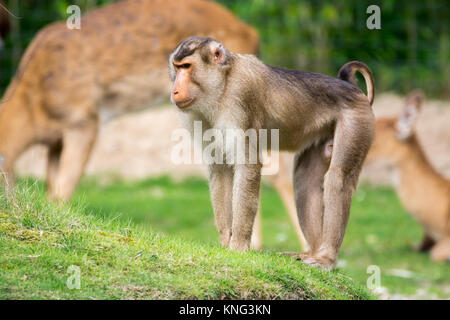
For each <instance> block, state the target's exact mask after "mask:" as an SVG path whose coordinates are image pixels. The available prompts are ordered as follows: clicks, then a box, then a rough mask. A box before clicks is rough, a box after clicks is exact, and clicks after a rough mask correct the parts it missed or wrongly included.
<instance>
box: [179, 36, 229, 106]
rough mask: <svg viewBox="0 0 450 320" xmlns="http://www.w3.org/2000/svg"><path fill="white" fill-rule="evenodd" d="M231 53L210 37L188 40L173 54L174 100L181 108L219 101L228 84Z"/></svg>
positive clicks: (207, 104)
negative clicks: (226, 83) (227, 75)
mask: <svg viewBox="0 0 450 320" xmlns="http://www.w3.org/2000/svg"><path fill="white" fill-rule="evenodd" d="M228 58H229V53H228V52H227V50H226V49H225V47H224V46H223V45H222V44H221V43H219V42H217V41H215V40H212V39H209V38H190V39H187V40H185V41H184V42H183V43H182V44H180V45H179V46H178V48H177V49H176V50H175V51H174V53H172V55H171V57H170V74H171V79H172V81H173V87H172V92H171V101H172V102H173V103H174V104H176V105H177V106H178V107H179V108H180V109H185V108H188V107H191V108H192V107H194V106H205V105H206V106H209V105H211V104H214V103H217V102H218V99H219V97H220V95H221V94H222V92H223V90H224V87H225V79H226V71H227V70H228V69H229V65H228V62H229V61H228V60H229V59H228Z"/></svg>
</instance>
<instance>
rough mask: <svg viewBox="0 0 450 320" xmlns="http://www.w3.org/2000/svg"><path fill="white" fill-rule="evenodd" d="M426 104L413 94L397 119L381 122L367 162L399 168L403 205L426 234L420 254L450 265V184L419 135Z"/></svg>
mask: <svg viewBox="0 0 450 320" xmlns="http://www.w3.org/2000/svg"><path fill="white" fill-rule="evenodd" d="M423 101H424V96H423V94H422V93H421V92H420V91H413V92H411V93H410V94H409V95H408V96H407V97H406V101H405V106H404V109H403V112H402V113H401V114H400V115H399V116H398V117H397V118H382V119H379V120H377V122H376V134H375V140H374V142H373V145H372V147H371V149H370V151H369V154H368V156H367V160H366V162H370V161H373V160H374V159H377V158H383V159H387V160H388V161H389V162H391V163H392V164H393V165H394V166H395V167H396V169H397V170H398V173H399V181H398V184H397V185H396V190H397V194H398V196H399V198H400V201H401V203H402V204H403V206H404V207H405V208H406V209H407V210H408V212H409V213H410V214H411V215H412V216H413V217H414V219H415V220H417V221H418V222H419V223H420V224H421V225H422V227H423V228H424V230H425V237H424V240H423V242H422V244H421V245H420V247H419V250H421V251H428V250H431V258H432V259H433V260H434V261H447V260H450V180H448V179H446V178H444V177H443V176H442V175H441V174H439V173H438V172H437V171H436V170H435V169H434V168H433V166H432V165H431V163H430V161H429V160H428V159H427V156H426V155H425V153H424V151H423V149H422V146H421V144H420V141H419V138H418V137H417V134H416V132H415V124H416V121H417V118H418V115H419V112H420V109H421V107H422V104H423Z"/></svg>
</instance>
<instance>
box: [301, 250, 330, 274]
mask: <svg viewBox="0 0 450 320" xmlns="http://www.w3.org/2000/svg"><path fill="white" fill-rule="evenodd" d="M294 257H295V259H296V260H301V261H302V262H303V263H304V264H307V265H310V266H313V267H317V268H320V269H322V270H326V271H330V270H333V269H334V268H335V267H336V261H335V260H333V259H330V258H327V257H320V256H317V255H313V254H311V253H310V252H302V253H299V254H297V255H296V256H294Z"/></svg>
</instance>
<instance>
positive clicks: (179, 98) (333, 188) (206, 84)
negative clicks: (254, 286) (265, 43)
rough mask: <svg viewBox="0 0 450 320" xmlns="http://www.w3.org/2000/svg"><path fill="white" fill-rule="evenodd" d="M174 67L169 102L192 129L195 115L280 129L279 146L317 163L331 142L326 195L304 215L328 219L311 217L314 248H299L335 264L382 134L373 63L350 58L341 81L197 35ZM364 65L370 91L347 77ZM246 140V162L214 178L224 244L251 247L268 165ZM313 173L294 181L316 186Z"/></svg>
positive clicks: (206, 123) (213, 170) (216, 123)
mask: <svg viewBox="0 0 450 320" xmlns="http://www.w3.org/2000/svg"><path fill="white" fill-rule="evenodd" d="M169 70H170V76H171V79H172V83H173V85H172V91H171V101H172V103H173V104H175V105H176V106H177V107H178V110H179V114H180V117H181V119H182V122H183V123H184V125H185V127H186V128H187V129H188V130H193V127H194V122H195V121H201V122H202V125H203V127H204V128H213V129H217V130H219V131H224V130H228V129H236V128H237V129H239V130H243V131H246V130H249V129H254V130H261V129H266V130H278V132H279V148H280V150H286V151H295V152H297V154H299V156H298V158H299V159H300V161H301V160H302V159H305V160H304V161H306V159H307V158H310V159H312V160H313V161H312V162H314V161H318V159H317V157H318V154H317V151H316V149H317V148H320V147H321V146H322V145H323V144H324V143H326V142H324V141H329V140H333V142H332V148H331V149H332V154H331V158H330V159H329V165H328V167H327V170H326V172H325V173H324V174H323V175H322V176H321V177H320V178H323V183H322V184H321V185H322V187H323V199H322V200H320V201H314V200H309V199H308V201H309V202H312V203H316V202H319V203H321V202H323V206H322V205H320V206H319V208H317V209H316V208H314V210H313V211H314V212H312V211H311V210H309V209H308V210H307V213H306V215H310V216H313V215H314V214H316V215H321V216H322V219H321V220H322V223H320V221H319V219H316V220H315V221H313V222H311V223H313V224H314V226H311V228H312V229H313V230H314V232H319V231H321V232H320V233H319V234H316V233H315V236H314V237H311V236H310V233H309V232H307V231H306V230H304V233H305V237H306V240H307V242H308V244H309V245H310V246H311V251H309V252H303V254H302V256H301V259H302V260H303V262H304V263H306V264H309V265H313V266H316V267H319V268H322V269H325V270H331V269H333V268H334V267H335V266H336V262H337V256H338V251H339V248H340V246H341V243H342V239H343V236H344V232H345V228H346V224H347V220H348V215H349V209H350V201H351V198H352V194H353V191H354V189H355V185H356V182H357V179H358V177H359V172H360V170H361V166H362V163H363V161H364V159H365V157H366V155H367V152H368V150H369V148H370V145H371V143H372V140H373V136H374V128H375V118H374V115H373V112H372V109H371V104H372V103H373V98H374V87H373V77H372V74H371V72H370V70H369V68H368V67H367V66H366V65H365V64H363V63H361V62H350V63H348V64H346V65H345V66H344V67H343V69H342V70H341V72H340V75H341V79H338V78H333V77H330V76H326V75H322V74H318V73H313V72H306V71H297V70H289V69H283V68H279V67H274V66H269V65H266V64H264V63H263V62H262V61H260V60H259V59H258V58H256V57H255V56H254V55H245V54H238V53H235V52H233V51H231V50H229V49H227V48H226V47H225V46H224V45H223V44H222V43H221V42H219V41H217V40H215V39H212V38H205V37H191V38H188V39H186V40H184V41H183V42H181V43H180V44H179V45H178V46H177V47H176V49H175V50H174V51H173V52H172V54H171V55H170V58H169ZM356 71H359V72H361V73H362V74H363V76H364V78H365V80H366V87H367V89H368V90H367V91H368V95H367V96H366V95H365V94H364V93H363V91H362V90H360V89H359V88H358V87H357V86H355V85H354V84H353V83H351V82H350V81H345V80H343V79H347V78H348V79H350V77H351V76H352V75H353V73H354V72H356ZM226 143H227V142H225V145H224V147H223V148H222V152H223V153H224V156H225V157H227V156H228V155H229V154H230V153H232V152H231V151H230V150H229V149H227V148H228V146H227V145H226ZM239 143H240V145H238V148H240V149H241V150H245V162H244V163H241V162H239V163H238V162H235V163H231V164H230V163H212V164H210V165H209V167H208V172H209V174H208V178H209V185H210V192H211V199H212V204H213V211H214V216H215V222H216V226H217V228H218V231H219V234H220V238H221V243H222V245H223V246H225V247H228V248H230V249H232V250H237V251H247V250H248V249H249V247H250V239H251V235H252V225H253V223H254V219H255V215H256V212H257V209H258V205H259V190H260V180H261V163H260V161H257V162H256V163H254V162H251V161H250V154H251V153H252V152H254V151H255V149H256V148H257V147H256V146H254V145H251V143H250V142H249V140H248V139H246V140H245V141H242V140H241V142H238V144H239ZM328 149H330V148H328ZM258 160H260V159H258ZM298 172H300V171H298ZM319 172H320V173H322V171H321V170H319ZM311 175H312V174H311V173H308V172H307V173H306V174H305V175H304V176H300V175H295V179H296V184H295V185H297V186H298V184H300V183H304V184H305V185H306V188H309V187H308V186H309V185H310V180H311V179H313V178H314V179H317V178H316V177H312V176H311ZM297 180H298V182H297ZM315 185H316V184H311V189H313V190H315V187H314V186H315ZM294 187H295V186H294ZM308 190H310V189H308ZM296 193H299V190H298V188H297V190H296ZM310 196H311V197H314V195H313V194H311V195H309V194H308V195H307V196H306V198H308V197H310ZM303 215H304V214H303V213H299V216H303ZM317 230H318V231H317Z"/></svg>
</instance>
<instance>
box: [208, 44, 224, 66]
mask: <svg viewBox="0 0 450 320" xmlns="http://www.w3.org/2000/svg"><path fill="white" fill-rule="evenodd" d="M211 57H212V61H213V62H215V63H224V62H225V59H226V52H225V48H224V47H223V45H221V44H219V45H218V46H216V47H214V48H213V49H212V51H211Z"/></svg>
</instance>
